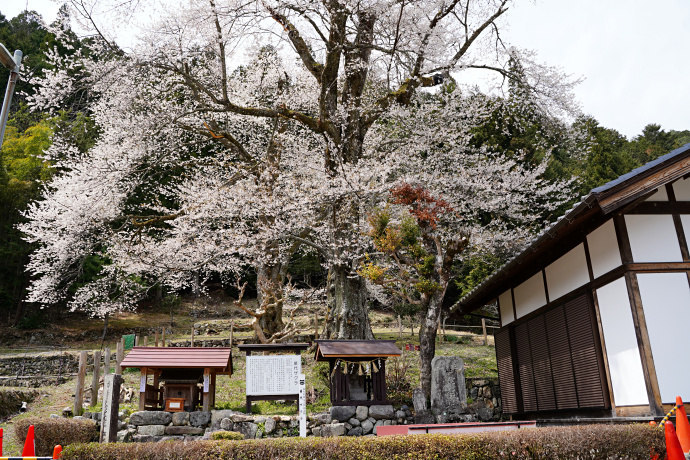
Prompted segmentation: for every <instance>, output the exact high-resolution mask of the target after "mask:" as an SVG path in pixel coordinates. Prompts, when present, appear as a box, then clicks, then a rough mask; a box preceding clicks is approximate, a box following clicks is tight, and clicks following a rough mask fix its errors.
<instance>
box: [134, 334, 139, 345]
mask: <svg viewBox="0 0 690 460" xmlns="http://www.w3.org/2000/svg"><path fill="white" fill-rule="evenodd" d="M134 346H135V347H138V346H139V334H137V335H135V336H134Z"/></svg>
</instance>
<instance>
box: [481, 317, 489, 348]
mask: <svg viewBox="0 0 690 460" xmlns="http://www.w3.org/2000/svg"><path fill="white" fill-rule="evenodd" d="M482 333H483V334H484V346H487V345H488V344H489V338H488V337H487V336H486V320H485V319H484V318H482Z"/></svg>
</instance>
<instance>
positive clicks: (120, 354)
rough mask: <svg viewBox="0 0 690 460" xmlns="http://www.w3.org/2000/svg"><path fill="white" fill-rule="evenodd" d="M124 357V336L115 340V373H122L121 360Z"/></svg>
mask: <svg viewBox="0 0 690 460" xmlns="http://www.w3.org/2000/svg"><path fill="white" fill-rule="evenodd" d="M123 359H125V338H124V337H123V338H122V339H120V341H119V342H117V352H115V373H116V374H120V375H122V360H123Z"/></svg>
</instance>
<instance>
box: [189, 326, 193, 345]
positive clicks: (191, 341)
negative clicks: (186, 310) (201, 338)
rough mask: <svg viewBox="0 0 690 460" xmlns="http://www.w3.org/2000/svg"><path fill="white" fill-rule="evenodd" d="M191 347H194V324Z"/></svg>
mask: <svg viewBox="0 0 690 460" xmlns="http://www.w3.org/2000/svg"><path fill="white" fill-rule="evenodd" d="M189 346H190V347H193V346H194V325H193V324H192V339H191V340H190V342H189Z"/></svg>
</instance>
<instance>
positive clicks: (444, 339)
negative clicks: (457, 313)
mask: <svg viewBox="0 0 690 460" xmlns="http://www.w3.org/2000/svg"><path fill="white" fill-rule="evenodd" d="M447 319H448V317H447V316H444V317H443V324H442V329H441V331H442V332H443V341H444V342H445V341H446V320H447Z"/></svg>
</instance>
